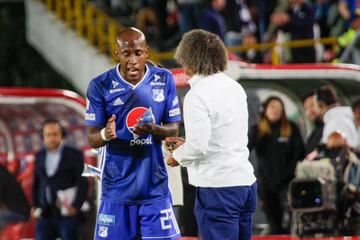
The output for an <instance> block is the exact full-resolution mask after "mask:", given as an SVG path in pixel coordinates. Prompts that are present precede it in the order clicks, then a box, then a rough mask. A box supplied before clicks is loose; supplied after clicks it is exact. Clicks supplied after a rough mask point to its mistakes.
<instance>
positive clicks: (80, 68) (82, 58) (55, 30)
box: [24, 0, 114, 94]
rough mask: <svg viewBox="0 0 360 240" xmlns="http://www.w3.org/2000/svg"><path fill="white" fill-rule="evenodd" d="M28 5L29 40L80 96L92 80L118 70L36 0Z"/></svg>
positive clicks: (26, 3)
mask: <svg viewBox="0 0 360 240" xmlns="http://www.w3.org/2000/svg"><path fill="white" fill-rule="evenodd" d="M24 2H25V11H26V38H27V41H28V42H29V44H30V45H31V46H33V47H34V48H35V49H36V50H37V51H38V52H39V53H40V54H41V55H42V56H43V57H44V58H45V59H46V61H47V62H48V63H49V64H50V65H51V66H52V67H53V68H54V69H55V70H56V71H58V72H59V73H60V74H61V75H63V76H64V77H65V78H66V79H68V80H69V81H70V82H71V83H72V84H73V86H74V87H75V88H76V89H77V90H78V91H79V93H81V94H85V93H86V89H87V85H88V82H89V80H90V79H92V78H94V77H96V76H97V75H99V74H101V73H102V72H104V71H106V70H107V69H109V68H112V67H114V64H112V63H111V62H110V58H108V57H107V56H106V55H103V54H100V53H99V52H98V51H97V49H95V48H94V47H92V46H90V45H89V44H88V43H87V42H86V41H85V40H84V39H82V38H80V37H78V36H76V33H75V31H72V30H70V29H68V28H66V27H65V25H64V23H63V22H62V21H60V20H59V19H57V18H56V17H55V15H54V14H53V13H52V12H50V11H48V10H47V9H46V8H45V5H44V4H43V3H41V2H40V1H36V0H27V1H24ZM29 61H31V59H29Z"/></svg>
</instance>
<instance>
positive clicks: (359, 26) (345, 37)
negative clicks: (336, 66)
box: [335, 15, 360, 62]
mask: <svg viewBox="0 0 360 240" xmlns="http://www.w3.org/2000/svg"><path fill="white" fill-rule="evenodd" d="M359 33H360V15H359V16H357V17H355V18H354V19H353V20H352V21H351V25H350V28H349V29H348V30H347V31H346V32H345V33H343V34H342V35H341V36H339V37H338V49H337V51H336V55H337V57H341V61H342V62H343V60H346V59H347V58H348V57H344V56H343V53H344V54H345V52H346V48H347V47H348V46H349V45H350V44H351V43H353V41H354V40H355V38H356V36H357V35H358V34H359ZM349 50H350V52H348V53H347V54H345V55H350V54H351V52H352V51H354V49H349ZM343 58H344V59H343ZM337 61H339V60H338V59H335V62H337Z"/></svg>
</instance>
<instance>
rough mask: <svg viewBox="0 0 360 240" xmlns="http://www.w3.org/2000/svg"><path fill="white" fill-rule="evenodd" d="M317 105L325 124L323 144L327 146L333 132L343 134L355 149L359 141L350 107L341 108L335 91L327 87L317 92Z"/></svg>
mask: <svg viewBox="0 0 360 240" xmlns="http://www.w3.org/2000/svg"><path fill="white" fill-rule="evenodd" d="M315 105H316V108H317V109H318V110H319V112H320V114H321V116H322V119H323V122H324V129H323V134H322V140H321V142H322V143H324V144H325V143H326V142H327V141H328V138H329V136H330V134H332V133H333V132H342V134H343V135H344V136H346V139H347V144H348V145H349V146H350V147H351V148H353V149H355V148H356V147H357V146H358V144H359V140H358V136H357V132H356V127H355V123H354V115H353V113H352V110H351V108H350V107H348V106H340V104H339V102H338V98H337V96H336V91H335V89H334V88H332V87H331V86H327V85H326V86H321V87H319V88H318V89H317V90H316V91H315Z"/></svg>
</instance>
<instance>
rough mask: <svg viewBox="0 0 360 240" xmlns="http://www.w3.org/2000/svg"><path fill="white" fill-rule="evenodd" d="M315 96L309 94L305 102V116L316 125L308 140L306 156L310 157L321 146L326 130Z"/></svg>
mask: <svg viewBox="0 0 360 240" xmlns="http://www.w3.org/2000/svg"><path fill="white" fill-rule="evenodd" d="M314 94H315V93H314V92H312V93H310V94H308V95H307V96H305V98H304V101H303V103H304V109H305V114H306V116H307V118H308V119H309V120H310V121H311V122H312V123H313V124H314V129H313V130H312V132H311V133H310V135H309V136H308V138H307V140H306V145H305V155H308V154H309V153H311V152H312V151H314V150H315V149H316V148H317V147H318V146H319V144H320V141H321V137H322V132H323V128H324V123H323V121H322V119H321V115H320V113H319V112H318V111H317V109H316V107H315V102H314Z"/></svg>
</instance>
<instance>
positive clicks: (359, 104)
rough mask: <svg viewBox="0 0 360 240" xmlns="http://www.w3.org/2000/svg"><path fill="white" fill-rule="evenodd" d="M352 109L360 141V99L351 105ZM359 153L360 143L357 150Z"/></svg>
mask: <svg viewBox="0 0 360 240" xmlns="http://www.w3.org/2000/svg"><path fill="white" fill-rule="evenodd" d="M351 109H352V111H353V114H354V121H355V125H356V128H357V135H358V138H359V139H360V98H357V99H355V101H354V102H353V103H352V104H351ZM356 151H357V152H360V141H359V144H358V147H357V148H356Z"/></svg>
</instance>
